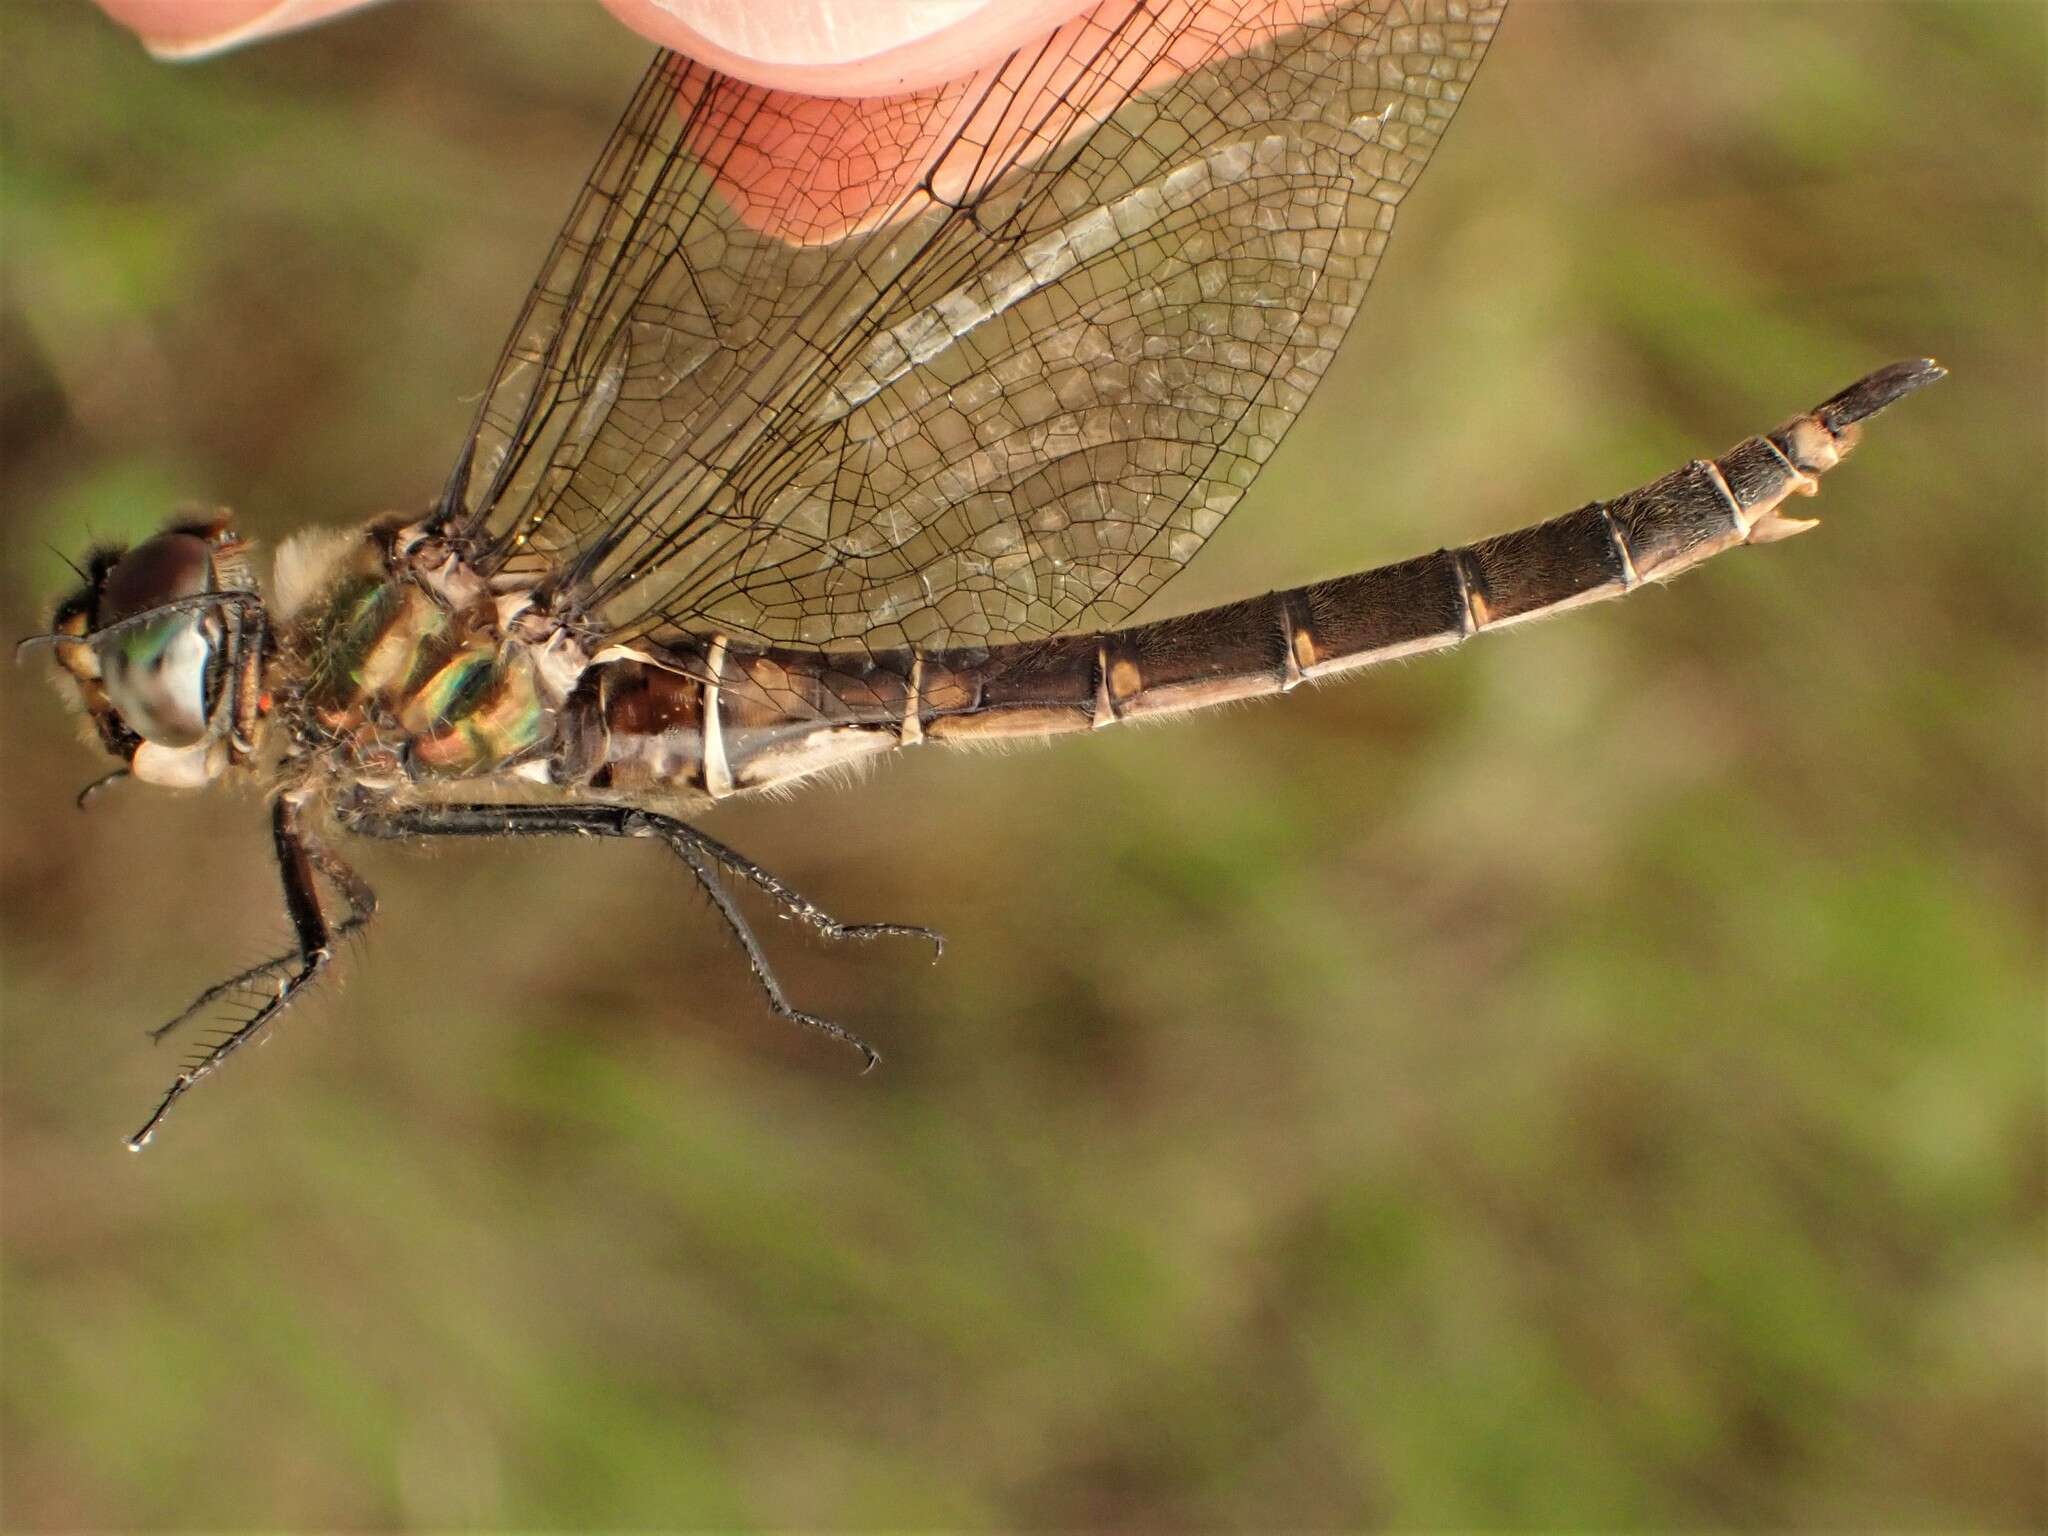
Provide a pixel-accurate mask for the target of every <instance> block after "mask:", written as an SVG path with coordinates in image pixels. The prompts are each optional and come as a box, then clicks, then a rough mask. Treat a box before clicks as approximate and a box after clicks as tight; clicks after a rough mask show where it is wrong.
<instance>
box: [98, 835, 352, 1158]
mask: <svg viewBox="0 0 2048 1536" xmlns="http://www.w3.org/2000/svg"><path fill="white" fill-rule="evenodd" d="M271 836H272V840H273V841H274V843H275V845H276V848H277V869H278V876H279V878H280V880H281V881H282V882H283V885H284V906H285V912H286V913H287V915H289V916H290V918H291V922H292V932H293V933H294V935H295V936H296V937H297V939H298V941H299V947H298V952H297V953H296V954H295V955H288V956H280V957H279V958H278V959H276V960H273V961H266V962H265V963H264V964H262V965H259V966H255V967H252V968H251V969H250V970H247V971H244V972H243V973H242V974H241V975H240V976H238V977H235V978H233V979H232V980H230V981H226V982H223V983H221V985H219V986H218V987H212V988H209V989H208V990H207V991H206V992H204V993H202V994H200V997H199V999H198V1001H197V1002H195V1003H194V1004H193V1006H192V1007H190V1008H188V1009H186V1010H185V1012H183V1013H181V1014H180V1015H178V1017H177V1018H175V1019H173V1020H172V1021H171V1023H170V1024H167V1025H165V1026H164V1027H163V1028H162V1029H160V1030H157V1031H155V1032H154V1033H156V1034H157V1035H159V1036H161V1035H163V1034H165V1033H168V1032H169V1031H170V1030H171V1029H172V1028H174V1027H175V1026H176V1025H178V1024H180V1023H182V1022H184V1021H185V1020H186V1019H188V1018H190V1017H191V1016H192V1015H193V1014H194V1013H195V1012H197V1011H198V1010H199V1009H200V1008H202V1007H204V1006H205V1005H206V1004H207V1003H210V1002H213V1001H215V1000H216V999H218V998H220V997H224V996H226V995H227V994H228V993H229V992H230V991H233V990H234V989H235V988H236V987H237V986H239V985H242V984H245V983H250V982H254V981H256V980H258V979H260V978H263V977H266V976H275V977H276V978H277V981H276V987H275V991H274V993H273V995H272V996H271V997H270V999H269V1000H268V1001H267V1002H265V1003H264V1004H263V1005H262V1006H261V1007H259V1008H258V1009H257V1010H256V1011H255V1013H253V1014H251V1015H250V1016H249V1017H248V1018H247V1019H245V1020H243V1021H242V1023H241V1024H240V1025H238V1026H237V1027H236V1028H235V1029H233V1030H231V1031H229V1032H228V1033H227V1034H225V1035H223V1036H221V1037H220V1038H219V1039H217V1040H215V1041H214V1042H213V1043H212V1044H211V1045H209V1046H208V1047H207V1048H206V1049H205V1050H203V1051H201V1052H200V1053H199V1054H198V1055H197V1056H195V1057H194V1058H193V1059H192V1060H190V1061H188V1062H187V1063H186V1064H185V1066H184V1068H183V1069H182V1070H181V1071H180V1072H179V1073H178V1075H177V1076H176V1077H175V1078H173V1079H172V1080H171V1086H170V1087H169V1088H168V1089H166V1090H165V1091H164V1096H163V1098H162V1099H160V1100H159V1101H158V1102H157V1106H156V1108H155V1109H154V1110H153V1111H151V1113H150V1116H149V1118H148V1119H147V1120H145V1121H144V1122H143V1124H142V1128H141V1129H140V1130H138V1131H137V1132H136V1133H135V1134H134V1135H133V1136H131V1137H129V1138H128V1145H129V1147H130V1148H131V1149H132V1150H134V1151H137V1152H140V1151H141V1150H142V1149H143V1148H144V1147H145V1146H147V1145H149V1140H150V1138H151V1137H152V1136H154V1135H155V1134H156V1132H157V1127H158V1126H160V1125H162V1124H163V1122H164V1117H165V1116H166V1115H168V1114H169V1113H170V1112H171V1107H172V1106H173V1105H174V1104H176V1103H177V1102H178V1100H180V1099H182V1098H183V1097H184V1096H185V1095H186V1094H187V1093H189V1092H191V1091H192V1088H193V1086H194V1085H195V1084H197V1083H198V1082H199V1080H200V1079H201V1078H204V1077H206V1076H207V1075H209V1074H210V1073H212V1072H213V1071H215V1070H216V1069H217V1068H218V1067H219V1066H220V1065H221V1063H222V1062H224V1061H226V1060H227V1059H228V1057H230V1056H232V1055H233V1054H234V1053H235V1052H236V1051H238V1050H240V1049H241V1048H242V1047H243V1046H245V1045H247V1044H248V1043H249V1042H250V1041H251V1040H254V1039H256V1038H257V1037H258V1036H259V1035H261V1034H262V1033H263V1031H264V1030H265V1029H267V1028H268V1027H269V1025H270V1023H271V1021H272V1020H274V1019H275V1018H276V1017H277V1016H278V1015H279V1014H281V1013H283V1012H284V1010H285V1009H286V1008H288V1007H289V1006H290V1005H291V1003H292V1001H293V999H294V998H296V997H297V996H298V995H299V993H300V992H301V991H303V990H304V989H305V987H306V985H307V984H308V983H309V982H311V981H312V980H313V978H314V977H316V976H318V975H319V974H320V972H321V971H323V970H324V969H326V966H327V962H328V961H329V960H330V959H332V958H333V955H334V940H335V938H336V936H337V935H338V934H344V933H349V932H352V931H353V930H355V929H357V928H359V927H361V926H362V925H363V924H364V923H365V922H367V921H369V918H370V916H371V914H372V913H374V912H375V911H376V908H377V898H376V896H375V895H374V894H372V892H371V891H370V888H369V887H368V886H367V885H365V884H364V883H363V882H362V881H361V880H360V879H359V878H358V877H357V876H356V873H355V871H354V870H352V869H350V868H349V867H348V866H347V865H346V864H344V863H342V862H341V860H339V859H338V858H335V857H334V856H333V855H332V854H330V853H328V852H327V851H326V850H325V849H322V848H320V847H319V846H318V845H317V844H315V843H314V842H312V841H311V840H310V839H309V838H307V837H306V836H305V834H304V833H303V832H302V831H301V829H300V827H299V811H298V803H297V802H296V801H295V800H294V799H293V798H292V797H291V796H289V795H286V796H282V797H280V798H279V800H278V802H277V804H276V806H275V807H274V808H273V809H272V812H271ZM316 867H317V868H319V869H320V870H321V871H322V872H324V873H325V874H326V875H327V876H328V877H329V878H330V879H332V880H333V881H334V882H335V884H336V885H337V886H338V887H339V888H340V889H341V892H342V895H343V897H344V899H345V900H346V901H347V902H348V906H349V915H348V917H347V918H346V919H344V920H343V922H342V923H341V924H340V925H339V926H331V925H330V924H329V923H328V921H327V914H326V913H324V912H323V911H321V909H320V891H319V888H318V886H317V885H316V883H315V880H314V873H313V871H314V869H315V868H316Z"/></svg>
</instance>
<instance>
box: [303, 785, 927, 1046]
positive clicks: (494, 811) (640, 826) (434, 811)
mask: <svg viewBox="0 0 2048 1536" xmlns="http://www.w3.org/2000/svg"><path fill="white" fill-rule="evenodd" d="M341 815H342V823H343V825H344V826H346V827H347V828H348V829H349V830H350V831H352V832H356V833H358V834H360V835H362V836H364V837H376V838H389V839H404V838H410V837H559V836H577V835H580V836H584V837H658V838H660V839H661V840H662V841H663V842H664V843H666V844H667V845H668V847H669V849H670V851H671V852H673V853H674V854H675V855H676V856H677V857H678V858H680V859H681V860H682V861H683V863H684V864H685V865H686V866H688V868H689V870H690V873H691V874H693V875H694V876H696V878H697V883H698V884H699V885H701V886H703V888H704V892H705V894H706V895H708V896H709V897H710V898H711V902H712V905H713V906H715V907H717V908H718V912H719V915H720V916H721V917H723V918H724V919H725V921H726V925H727V926H728V927H729V928H731V930H732V933H733V937H734V938H736V939H738V940H739V944H740V948H741V949H742V950H744V951H745V953H746V956H747V964H748V966H749V967H750V968H751V969H752V971H753V973H754V979H755V981H756V982H758V983H759V984H760V987H761V991H762V994H763V995H764V996H765V997H766V998H767V1000H768V1007H769V1011H770V1012H772V1013H774V1014H775V1015H776V1016H777V1017H778V1018H783V1019H787V1020H789V1021H790V1022H791V1023H795V1024H801V1025H803V1026H804V1027H805V1028H807V1029H813V1030H816V1031H817V1032H818V1033H820V1034H822V1035H827V1036H830V1037H831V1038H832V1039H834V1040H839V1041H843V1042H844V1043H845V1044H847V1045H850V1046H852V1047H853V1048H854V1049H855V1050H857V1051H859V1052H860V1053H861V1057H862V1059H863V1060H864V1062H865V1063H866V1066H865V1067H863V1069H862V1070H863V1071H866V1070H868V1069H871V1068H872V1067H873V1066H874V1064H875V1063H876V1062H877V1061H879V1060H880V1059H881V1058H880V1057H879V1056H878V1055H877V1054H876V1052H875V1050H874V1048H873V1047H872V1046H870V1045H869V1044H868V1043H867V1042H866V1041H865V1040H862V1039H861V1038H860V1037H859V1036H858V1035H856V1034H854V1033H853V1032H852V1031H851V1030H849V1029H847V1028H845V1027H844V1026H843V1025H839V1024H835V1023H833V1022H832V1021H831V1020H830V1019H824V1018H820V1017H818V1016H817V1015H816V1014H811V1013H805V1012H804V1011H803V1010H802V1009H800V1008H796V1007H793V1006H792V1005H791V1004H790V1002H789V999H788V998H787V997H785V996H784V995H783V992H782V986H781V984H780V983H779V982H778V981H777V980H776V979H775V973H774V972H773V970H772V969H770V967H769V964H768V957H767V955H766V954H764V953H763V951H762V949H761V944H760V941H759V940H758V939H756V938H755V937H754V932H753V930H752V929H751V928H749V927H748V926H747V922H746V918H745V916H744V915H743V914H742V913H741V912H740V909H739V906H738V904H737V903H735V902H734V901H733V899H732V895H731V893H730V892H728V891H727V890H726V889H725V887H724V886H722V885H720V884H719V883H718V879H717V873H716V865H717V864H718V863H721V862H725V861H727V860H730V861H731V862H732V864H733V867H734V868H735V870H736V871H737V872H738V873H740V874H741V875H743V876H745V877H746V878H748V879H749V880H752V881H753V882H754V883H755V884H756V885H759V886H760V887H761V888H762V889H763V890H764V891H766V892H767V893H768V894H769V895H771V896H774V897H776V898H777V899H778V900H779V901H780V902H781V904H782V905H783V906H784V907H785V909H787V910H790V911H792V912H795V913H796V914H797V915H798V916H800V917H802V918H803V920H804V921H806V922H809V923H811V924H812V925H813V926H815V927H817V928H818V929H819V930H820V931H821V932H823V933H826V934H828V935H829V936H831V937H834V938H870V937H876V936H879V935H881V934H884V933H905V934H911V935H914V936H917V937H920V938H926V939H930V940H932V941H933V942H934V943H937V942H938V935H937V934H934V933H931V932H930V931H928V930H926V929H922V928H910V927H907V926H905V925H900V924H888V923H875V924H857V925H854V924H843V923H838V922H835V921H834V920H833V919H832V918H830V917H828V916H827V915H826V914H825V913H824V912H823V911H821V910H820V909H819V908H817V907H816V906H813V905H812V904H811V903H810V902H808V901H805V900H804V899H803V898H802V897H800V896H798V895H796V893H795V892H793V891H791V890H790V889H789V888H788V887H787V886H785V885H783V884H782V882H781V881H779V880H777V879H776V878H775V877H774V876H773V875H770V874H768V873H767V871H765V870H762V869H760V868H758V867H757V866H755V865H753V864H750V863H748V862H747V861H746V860H745V859H742V858H740V857H739V855H738V854H736V853H734V852H733V851H732V850H731V849H729V848H726V847H724V845H723V844H720V843H716V842H713V841H712V840H711V839H709V838H707V837H705V836H704V835H703V834H702V833H700V832H698V831H697V830H696V828H694V827H691V826H688V825H686V824H685V823H683V822H680V821H677V820H676V819H675V818H674V817H671V816H662V815H659V814H657V813H655V812H653V811H642V810H638V809H635V808H634V807H631V806H623V805H428V806H412V807H407V808H405V809H401V810H381V809H380V810H365V809H362V808H354V809H350V808H344V809H343V810H342V813H341Z"/></svg>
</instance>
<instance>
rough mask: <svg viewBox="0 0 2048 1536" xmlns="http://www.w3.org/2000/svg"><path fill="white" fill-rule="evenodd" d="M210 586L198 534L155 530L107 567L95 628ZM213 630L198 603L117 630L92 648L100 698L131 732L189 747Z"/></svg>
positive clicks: (212, 674) (206, 693) (207, 698)
mask: <svg viewBox="0 0 2048 1536" xmlns="http://www.w3.org/2000/svg"><path fill="white" fill-rule="evenodd" d="M213 584H214V571H213V552H212V550H211V549H210V548H209V547H208V546H207V543H206V541H205V540H204V539H201V538H198V537H195V536H194V535H192V534H189V533H164V534H159V535H157V536H156V537H155V538H153V539H151V540H149V541H148V542H147V543H144V544H138V545H136V546H135V548H134V549H132V550H130V551H128V553H126V554H125V555H123V556H122V557H121V558H120V559H119V560H118V561H117V562H115V564H114V567H113V569H111V570H110V571H108V572H107V576H106V582H105V585H104V586H103V587H102V588H101V594H100V608H99V612H98V614H97V615H96V617H97V620H98V627H100V628H105V627H106V626H108V625H111V624H114V623H116V622H118V621H119V620H121V619H124V618H128V617H130V616H132V615H134V614H138V613H147V612H148V611H149V610H150V609H152V608H157V607H161V606H162V605H163V604H165V603H168V602H170V601H172V600H173V599H174V598H180V597H191V596H194V595H195V594H197V593H201V592H206V591H209V590H211V589H212V587H213ZM219 633H220V624H219V620H218V618H217V616H216V615H215V614H214V612H213V610H211V609H206V608H198V609H192V610H190V611H188V612H185V613H174V614H168V615H166V616H165V617H164V618H162V619H159V620H157V621H156V622H155V623H150V624H139V625H136V626H135V627H133V628H131V629H124V630H121V631H119V632H118V633H115V634H111V635H108V636H106V637H105V639H103V640H101V641H99V642H97V643H96V644H95V645H94V646H93V650H94V652H95V653H96V654H97V655H98V657H99V663H100V674H101V678H102V681H103V682H104V684H105V686H106V690H107V699H108V702H109V703H111V704H112V705H113V706H114V708H115V709H116V710H117V711H118V712H119V713H120V716H121V719H122V721H123V722H124V723H125V724H126V725H127V726H128V728H129V729H130V730H131V731H133V732H135V734H136V735H138V736H140V737H142V738H143V740H145V741H153V742H157V743H159V744H161V745H163V746H167V747H189V746H191V745H192V744H193V743H194V742H197V741H199V740H201V739H203V738H204V737H205V735H206V724H207V719H208V717H209V716H210V714H211V713H212V711H211V709H210V705H211V704H212V702H213V700H212V694H213V692H214V690H215V688H216V687H217V681H216V676H217V670H218V669H217V668H216V666H215V652H216V650H217V649H218V643H217V639H216V637H217V636H218V634H219Z"/></svg>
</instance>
